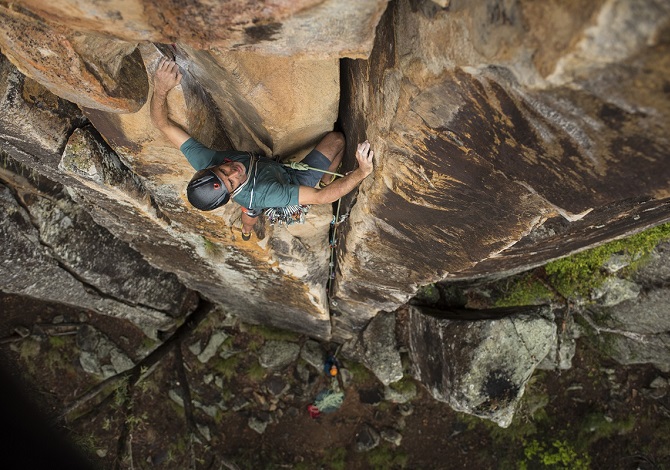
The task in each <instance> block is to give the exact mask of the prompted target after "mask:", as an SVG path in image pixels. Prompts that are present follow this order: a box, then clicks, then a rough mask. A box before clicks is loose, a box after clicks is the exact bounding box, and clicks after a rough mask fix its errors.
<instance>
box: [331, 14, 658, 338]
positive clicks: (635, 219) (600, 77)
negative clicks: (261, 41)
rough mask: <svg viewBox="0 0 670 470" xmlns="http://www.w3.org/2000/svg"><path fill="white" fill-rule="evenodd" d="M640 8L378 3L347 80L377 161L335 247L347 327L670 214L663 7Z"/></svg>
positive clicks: (349, 124) (358, 126) (347, 102)
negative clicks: (451, 284) (367, 48)
mask: <svg viewBox="0 0 670 470" xmlns="http://www.w3.org/2000/svg"><path fill="white" fill-rule="evenodd" d="M638 7H639V8H637V7H636V8H632V7H630V6H629V4H628V3H627V2H623V1H608V2H595V3H594V2H572V3H571V4H570V5H564V4H559V3H555V2H550V3H543V4H542V5H539V4H536V3H535V2H523V1H521V2H507V3H505V4H504V5H503V4H500V3H499V2H487V1H481V2H475V3H472V2H450V4H449V5H448V6H447V7H444V8H442V7H439V6H437V5H436V4H433V3H431V2H409V1H398V2H396V3H394V4H393V5H392V6H390V7H389V9H388V10H387V12H386V13H385V15H384V17H383V18H382V21H381V22H380V25H379V27H378V29H377V37H376V42H375V46H374V48H373V51H372V55H371V57H370V60H369V61H345V64H344V69H343V90H346V92H343V104H342V109H343V113H342V117H343V122H344V125H345V130H346V133H347V135H348V137H349V138H350V139H351V140H354V141H356V140H362V139H363V138H368V139H370V141H371V143H372V146H373V148H375V150H376V155H377V156H376V162H375V163H376V170H375V173H374V177H373V178H370V179H369V180H366V181H365V182H364V183H363V185H362V186H361V188H360V190H359V192H358V196H357V199H356V202H355V204H354V205H353V207H352V208H351V214H350V217H349V219H348V225H347V227H346V229H345V231H346V236H345V237H344V243H343V244H342V248H341V249H340V251H339V257H338V265H339V269H340V271H341V276H339V277H338V281H337V290H336V296H337V297H338V307H337V308H338V310H340V311H341V312H342V316H341V317H338V323H339V326H341V328H342V330H351V329H352V327H356V326H358V327H360V326H361V325H363V324H365V322H366V321H367V320H368V319H369V318H370V317H372V316H374V315H375V314H376V313H377V311H378V310H379V309H380V308H381V309H386V310H393V309H394V308H397V306H398V305H399V304H401V303H403V302H404V301H406V300H407V299H408V298H409V297H410V296H411V295H413V294H414V293H415V292H416V289H417V287H419V286H421V285H423V284H427V283H428V282H431V281H434V280H438V279H447V278H453V279H458V278H472V277H477V276H484V275H492V274H494V273H503V272H513V271H514V270H517V269H519V268H521V267H522V265H523V266H524V267H525V268H528V267H530V266H533V265H539V264H541V263H544V262H546V261H548V260H550V259H553V258H556V257H559V256H562V255H565V254H568V253H571V252H573V251H575V250H577V249H581V248H583V247H585V246H589V245H592V244H597V243H599V242H601V241H603V240H606V239H611V238H613V237H616V236H621V235H624V234H627V233H632V232H634V231H635V230H639V229H640V228H642V227H644V226H647V227H648V226H651V225H654V224H658V223H660V222H663V221H667V220H668V219H669V216H670V212H668V208H669V206H668V196H669V194H668V188H670V185H669V184H668V183H669V182H670V166H669V165H668V155H669V150H670V147H669V146H670V141H668V139H667V129H668V126H669V125H670V100H669V99H668V94H667V81H666V80H665V79H664V78H662V77H664V76H667V74H668V71H669V67H670V61H669V60H668V58H669V57H670V54H669V53H668V52H669V50H668V49H669V45H668V41H667V37H668V32H669V30H668V24H670V23H668V18H669V17H670V7H669V6H668V4H667V3H666V2H654V1H649V2H642V3H641V4H639V5H638ZM549 25H550V26H549ZM624 25H628V26H624ZM554 31H556V34H554ZM664 90H665V91H664ZM352 137H353V139H352ZM349 201H350V203H351V202H352V200H351V198H350V199H349ZM577 241H578V242H577ZM575 242H577V244H578V245H579V247H578V246H576V244H575ZM521 260H523V261H521Z"/></svg>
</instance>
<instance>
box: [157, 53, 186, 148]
mask: <svg viewBox="0 0 670 470" xmlns="http://www.w3.org/2000/svg"><path fill="white" fill-rule="evenodd" d="M181 77H182V75H181V72H179V66H178V65H177V63H176V62H174V61H172V60H167V59H162V60H161V62H160V64H158V68H157V69H156V74H155V75H154V92H153V95H152V96H151V106H150V113H151V122H153V124H154V126H156V127H157V128H158V129H159V130H160V131H161V132H162V133H163V134H165V137H167V138H168V140H169V141H170V142H172V144H174V145H175V146H176V147H177V148H180V147H181V144H183V143H184V142H186V141H187V140H188V139H189V138H190V137H191V136H190V135H189V134H188V133H187V132H186V131H184V129H182V128H181V127H179V126H178V125H177V124H175V123H174V122H172V121H171V120H170V119H169V118H168V105H167V95H168V92H169V91H170V90H172V89H173V88H174V87H176V86H177V85H179V83H180V82H181Z"/></svg>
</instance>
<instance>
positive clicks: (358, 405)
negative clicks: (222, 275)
mask: <svg viewBox="0 0 670 470" xmlns="http://www.w3.org/2000/svg"><path fill="white" fill-rule="evenodd" d="M0 310H1V311H2V312H3V314H2V318H0V338H2V340H1V341H0V359H1V361H2V365H3V366H4V369H5V370H6V372H5V374H6V375H7V377H6V379H7V380H11V379H16V380H17V381H18V382H19V383H20V386H21V390H22V392H21V393H22V395H23V396H24V397H29V399H30V402H31V403H32V404H34V405H35V406H36V408H37V409H38V410H39V413H40V415H39V416H38V417H36V418H34V420H32V421H28V422H29V423H30V426H29V427H28V429H27V431H26V432H27V433H28V437H29V438H30V437H33V436H34V439H29V441H28V442H29V444H26V445H25V446H23V447H14V448H7V449H5V452H4V453H5V455H6V456H8V457H10V456H11V457H14V458H17V459H18V460H19V461H21V460H23V461H24V463H25V461H26V459H27V460H28V461H29V457H30V455H32V456H33V457H35V456H38V455H40V454H44V453H47V454H48V453H49V452H54V450H53V448H50V447H49V446H48V445H46V444H45V441H44V439H43V438H42V437H41V436H42V434H41V433H43V432H44V431H45V430H50V431H53V433H52V434H53V436H54V439H57V438H60V437H67V439H69V441H70V442H74V445H75V447H76V448H77V449H80V450H81V452H82V453H83V455H85V458H86V460H87V461H88V462H90V463H91V465H92V467H91V468H102V469H114V468H124V469H125V468H134V469H141V468H147V469H149V468H164V469H185V468H203V469H204V468H212V469H218V468H235V467H237V468H248V469H259V468H263V469H271V468H296V469H316V468H322V469H368V468H378V469H393V468H407V469H424V468H425V469H428V468H430V469H452V468H468V469H473V468H476V469H488V468H491V469H493V468H495V469H500V468H510V469H512V468H529V469H530V468H571V469H572V468H594V469H595V468H607V469H663V468H670V393H668V387H667V379H668V378H669V377H670V374H668V373H662V372H660V371H659V370H657V369H655V368H653V367H651V366H648V365H639V366H626V367H624V366H620V365H617V364H615V363H612V362H611V361H609V360H608V359H607V358H604V357H601V356H600V354H599V353H598V352H597V351H596V350H595V349H594V348H591V347H590V345H589V344H588V342H586V341H582V340H580V342H579V345H578V350H577V354H576V356H575V358H574V360H573V367H572V368H571V369H570V370H565V371H538V372H536V374H535V375H534V376H533V378H532V379H531V382H530V383H529V387H528V389H527V391H526V394H525V395H524V399H523V402H522V404H521V406H520V409H519V410H518V412H517V414H516V417H515V420H514V423H513V424H512V425H511V426H510V427H509V428H507V429H502V428H499V427H498V426H497V425H495V424H493V423H490V422H487V421H484V420H481V419H478V418H474V417H472V416H469V415H465V414H462V413H457V412H455V411H453V410H451V409H450V408H449V407H448V406H447V405H446V404H444V403H440V402H437V401H435V400H434V399H432V398H431V396H430V394H429V393H428V392H427V391H426V390H425V389H424V388H423V387H421V386H420V385H418V386H417V395H416V397H415V398H414V399H413V400H411V401H410V402H409V403H404V404H400V403H391V402H389V401H385V400H384V387H383V386H382V385H381V384H380V383H379V382H377V381H376V379H375V378H374V377H373V376H372V375H371V374H370V373H368V372H367V371H366V370H365V369H364V368H362V367H361V366H360V365H358V364H356V363H353V362H350V361H347V360H346V359H344V358H343V359H342V366H343V367H344V368H347V369H349V370H350V372H351V373H352V378H351V380H350V382H349V383H348V384H347V385H346V387H345V389H344V391H345V399H344V402H343V404H342V406H341V407H340V408H339V409H338V410H337V411H335V412H333V413H329V414H322V415H321V416H320V417H318V418H316V419H314V418H311V417H310V415H309V413H308V410H307V407H308V405H309V404H310V403H312V402H313V400H314V397H315V396H316V394H317V393H318V392H319V391H320V390H323V389H325V388H328V385H329V380H330V379H329V378H327V377H326V376H325V374H323V373H321V372H320V371H317V370H316V369H315V368H312V367H311V366H305V365H304V364H302V365H300V362H301V361H296V362H295V363H294V364H291V365H289V366H287V367H285V368H284V369H282V370H281V371H274V372H273V371H267V370H264V369H261V368H259V367H258V365H257V361H258V356H257V353H258V350H259V348H260V347H261V346H262V344H263V343H264V342H265V341H269V340H270V339H277V336H276V335H277V334H278V333H277V332H271V333H270V332H268V331H266V330H261V329H257V328H248V327H242V328H240V327H239V325H236V326H230V327H224V330H226V331H227V332H228V333H229V334H230V338H232V340H229V344H230V345H231V347H232V348H234V349H237V350H239V351H241V352H240V353H239V354H237V355H236V356H231V357H237V359H235V360H231V359H230V358H228V359H226V360H222V361H218V362H215V364H213V365H212V364H210V362H211V361H210V362H208V363H207V364H201V363H199V362H198V361H194V360H193V359H192V357H191V356H192V354H191V353H189V351H188V346H189V345H191V344H193V342H194V341H195V340H196V339H197V338H198V337H199V335H202V338H205V337H206V335H208V334H210V333H211V331H212V328H214V326H213V325H216V324H220V323H218V322H219V320H220V319H218V318H216V317H215V315H216V314H215V313H213V314H212V315H213V317H212V318H207V319H205V320H204V321H203V322H202V323H201V324H200V325H199V326H198V327H197V328H195V329H194V331H193V332H192V333H191V336H190V337H187V338H186V339H184V340H183V341H182V342H181V343H179V344H177V345H176V346H175V348H173V350H171V351H168V352H167V353H166V354H165V355H164V356H162V358H161V359H160V360H159V361H158V362H157V363H156V364H155V365H153V366H152V367H151V369H150V370H142V371H141V375H142V376H143V377H144V378H143V379H141V380H139V381H136V380H135V378H133V376H129V377H128V378H127V379H126V380H124V381H122V382H121V384H120V385H119V384H116V385H114V387H113V388H112V389H111V390H110V391H107V392H105V393H101V394H100V395H99V396H98V397H97V398H96V400H91V401H89V402H86V404H85V406H82V407H80V408H78V409H77V410H76V411H73V412H71V413H70V414H68V415H67V417H66V419H61V420H58V419H56V418H57V417H58V416H59V415H60V414H61V413H62V412H63V410H64V409H65V407H67V406H69V405H70V404H72V403H73V402H75V401H76V400H77V399H80V400H81V397H82V395H83V394H84V393H85V392H86V391H87V390H90V389H91V388H92V387H94V386H95V385H96V384H98V383H100V381H101V378H99V377H94V376H92V375H90V374H87V373H86V372H84V370H83V369H82V367H81V365H80V363H79V353H80V351H79V350H78V345H77V344H76V343H77V341H76V335H75V334H65V333H64V332H65V331H66V330H67V328H66V326H67V327H69V325H74V326H72V328H75V327H76V325H77V324H83V323H86V324H89V325H92V326H94V327H95V328H97V329H99V330H100V331H102V332H104V334H105V335H107V336H108V337H109V338H113V339H115V340H116V341H117V344H118V345H119V347H121V348H122V349H124V350H125V352H126V354H128V355H129V356H130V357H133V356H134V355H135V354H136V353H137V351H138V350H141V349H142V344H143V342H146V339H144V338H143V336H142V335H141V333H140V332H139V331H138V330H136V329H135V328H134V327H133V326H131V325H129V324H128V323H127V322H124V321H120V320H115V319H111V318H108V317H101V316H99V315H95V314H93V313H91V312H88V311H78V310H75V309H71V308H66V307H62V306H58V305H53V304H44V303H41V302H36V301H34V300H30V299H26V298H22V297H16V296H11V295H5V294H1V295H0ZM53 325H61V327H60V329H54V327H53ZM64 325H65V326H64ZM17 327H25V328H27V329H28V330H29V331H30V334H29V335H27V336H25V337H24V338H22V337H21V336H20V335H18V334H17V333H16V328H17ZM54 331H60V334H58V335H57V334H55V333H54ZM272 335H275V336H272ZM287 338H290V339H291V340H292V341H296V342H298V343H301V342H304V341H305V340H306V338H302V337H295V336H290V335H289V336H286V337H284V338H283V339H287ZM331 346H332V345H324V349H327V348H329V347H331ZM305 370H309V374H305ZM217 377H218V379H217ZM664 380H665V382H663V381H664ZM184 382H187V384H188V387H184V385H185V384H184ZM215 382H216V383H218V385H214V383H215ZM652 383H654V385H653V386H652ZM659 383H660V384H661V386H659V385H658V384H659ZM663 383H665V386H663ZM278 389H282V390H281V391H278ZM175 390H176V391H178V392H179V391H180V394H181V396H182V397H183V396H184V391H185V390H186V391H187V392H186V396H190V399H191V400H190V401H191V405H190V406H189V405H188V404H186V405H184V406H180V405H178V404H177V403H176V402H175V400H174V399H173V398H171V395H173V393H171V391H175ZM11 400H13V398H12V397H11V396H7V397H3V400H2V401H3V406H4V407H5V408H6V409H10V408H12V407H13V403H12V402H11ZM208 404H209V405H212V404H217V406H218V407H217V408H216V409H215V410H214V411H212V408H211V406H209V407H208ZM203 410H205V411H207V410H208V412H204V411H203ZM26 417H27V416H26ZM250 421H255V422H256V423H259V422H260V423H263V424H264V425H265V430H264V432H262V433H261V434H259V432H257V431H255V430H253V429H252V428H251V427H250V426H249V423H250ZM23 424H25V423H23ZM5 425H6V426H12V422H11V421H9V422H8V421H7V420H5ZM370 429H372V431H370ZM5 431H6V432H7V431H9V432H12V430H11V429H9V430H7V429H6V430H5ZM31 433H32V434H31ZM376 433H379V434H381V435H383V436H384V437H385V438H386V439H384V438H382V439H380V443H379V444H378V445H377V446H376V447H374V448H373V449H371V450H367V451H361V450H360V448H361V446H365V445H369V444H370V442H369V441H374V438H375V434H376ZM191 436H195V438H192V437H191ZM391 441H393V442H391ZM57 442H60V441H57ZM6 445H7V444H6ZM65 445H66V444H63V446H65ZM26 449H29V450H26ZM19 452H30V454H23V455H16V454H17V453H19ZM57 457H58V455H57V454H54V455H53V458H54V461H55V460H57ZM35 458H36V457H35ZM23 468H29V467H25V466H24V467H23ZM53 468H57V467H56V466H54V467H53ZM63 468H66V467H63Z"/></svg>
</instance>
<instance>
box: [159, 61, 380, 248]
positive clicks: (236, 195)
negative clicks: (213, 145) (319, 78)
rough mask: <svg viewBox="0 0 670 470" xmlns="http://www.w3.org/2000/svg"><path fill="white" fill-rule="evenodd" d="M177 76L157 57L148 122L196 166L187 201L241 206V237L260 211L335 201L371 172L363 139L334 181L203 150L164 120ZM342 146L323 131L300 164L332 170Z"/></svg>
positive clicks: (206, 207) (204, 206) (173, 66)
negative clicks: (351, 165) (354, 164)
mask: <svg viewBox="0 0 670 470" xmlns="http://www.w3.org/2000/svg"><path fill="white" fill-rule="evenodd" d="M181 78H182V74H181V72H180V71H179V66H178V65H177V63H176V62H174V61H172V60H167V59H162V60H161V62H160V63H159V65H158V68H157V70H156V73H155V75H154V90H153V95H152V98H151V105H150V113H151V120H152V122H153V124H154V126H156V128H158V129H159V130H160V131H161V132H162V133H163V134H164V135H165V136H166V137H167V138H168V140H170V142H172V144H174V145H175V146H176V147H177V148H179V149H180V150H181V152H182V153H183V154H184V155H185V156H186V159H187V160H188V161H189V163H190V164H191V166H193V168H195V170H196V173H195V175H194V176H193V178H192V179H191V181H190V182H189V184H188V187H187V190H186V194H187V197H188V200H189V202H190V203H191V204H192V205H193V206H194V207H196V208H197V209H200V210H202V211H210V210H213V209H216V208H217V207H220V206H222V205H224V204H226V203H227V202H228V200H229V199H232V200H233V201H235V202H236V203H238V204H239V205H240V206H242V239H244V240H249V239H250V238H251V232H252V229H253V226H254V224H255V223H256V220H257V217H258V216H259V215H260V214H261V213H262V211H263V210H264V209H267V208H275V207H289V206H307V205H311V204H328V203H332V202H335V201H337V200H338V199H339V198H341V197H342V196H344V195H345V194H347V193H349V192H350V191H352V190H353V189H354V188H355V187H356V186H357V185H358V184H359V183H360V182H361V181H362V180H363V179H364V178H366V177H367V176H368V175H369V174H370V173H371V172H372V168H373V167H372V159H373V156H374V152H373V151H372V150H370V143H369V142H368V141H365V142H363V143H360V144H358V148H357V150H356V160H357V161H358V168H356V169H355V170H354V171H352V172H350V173H348V174H347V175H345V176H344V177H342V178H337V179H335V177H334V176H331V175H329V174H325V173H321V172H319V171H317V170H314V169H310V170H306V171H305V170H302V171H299V170H294V169H292V168H288V167H286V166H284V165H283V164H281V163H279V162H277V161H275V160H272V159H269V158H263V157H258V156H256V155H253V154H251V153H250V152H242V151H236V150H226V151H216V150H212V149H209V148H207V147H205V146H204V145H202V144H201V143H200V142H198V141H197V140H195V139H194V138H193V137H191V136H190V135H189V134H188V132H186V131H184V130H183V129H182V128H181V127H179V126H178V125H177V124H175V123H174V122H172V121H171V120H170V119H169V118H168V105H167V95H168V92H169V91H170V90H171V89H172V88H174V87H175V86H177V85H178V84H179V83H180V82H181ZM344 146H345V139H344V135H343V134H342V133H340V132H334V131H333V132H329V133H328V134H326V136H325V137H324V138H323V139H322V140H321V141H320V142H319V144H318V145H317V146H316V147H315V148H314V150H312V151H311V152H310V153H309V154H308V155H307V156H306V157H305V158H304V159H303V160H302V162H303V163H306V164H307V165H309V166H310V167H312V168H317V169H319V170H327V171H330V172H334V171H335V170H336V169H337V168H338V166H339V164H340V162H341V160H342V156H343V154H344ZM317 185H319V186H320V187H319V188H317Z"/></svg>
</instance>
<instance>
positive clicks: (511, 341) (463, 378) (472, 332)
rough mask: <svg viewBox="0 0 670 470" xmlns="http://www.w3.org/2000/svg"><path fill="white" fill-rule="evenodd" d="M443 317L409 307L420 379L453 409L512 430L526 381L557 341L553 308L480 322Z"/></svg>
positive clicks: (415, 361)
mask: <svg viewBox="0 0 670 470" xmlns="http://www.w3.org/2000/svg"><path fill="white" fill-rule="evenodd" d="M494 312H495V311H491V313H494ZM439 314H440V312H439V311H435V310H433V309H422V308H417V307H411V308H410V316H409V319H410V321H409V327H408V328H409V338H410V354H411V359H412V363H413V364H414V369H415V370H414V374H415V377H416V379H417V380H419V381H420V382H421V383H423V384H424V385H425V386H426V388H428V390H429V391H430V393H431V394H432V395H433V397H434V398H435V399H437V400H440V401H444V402H446V403H449V405H450V406H451V407H452V408H454V409H455V410H457V411H462V412H464V413H469V414H473V415H475V416H479V417H480V418H485V419H489V420H491V421H494V422H496V423H497V424H498V425H499V426H501V427H507V426H509V425H510V424H511V423H512V418H513V416H514V410H515V408H516V405H517V403H518V401H519V400H520V399H521V397H522V395H523V392H524V389H525V386H526V382H527V381H528V379H530V377H531V375H532V374H533V372H534V370H535V368H536V367H537V366H538V364H539V363H540V362H541V361H542V360H543V359H544V357H545V356H546V355H547V353H548V352H549V349H550V345H551V344H552V343H554V342H555V341H556V325H555V324H554V323H553V315H552V314H551V311H550V309H548V308H546V307H545V308H542V307H540V308H536V307H533V308H530V309H528V310H527V311H526V312H525V314H522V315H511V316H506V317H504V318H501V319H499V320H479V321H468V320H447V319H440V318H439Z"/></svg>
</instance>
